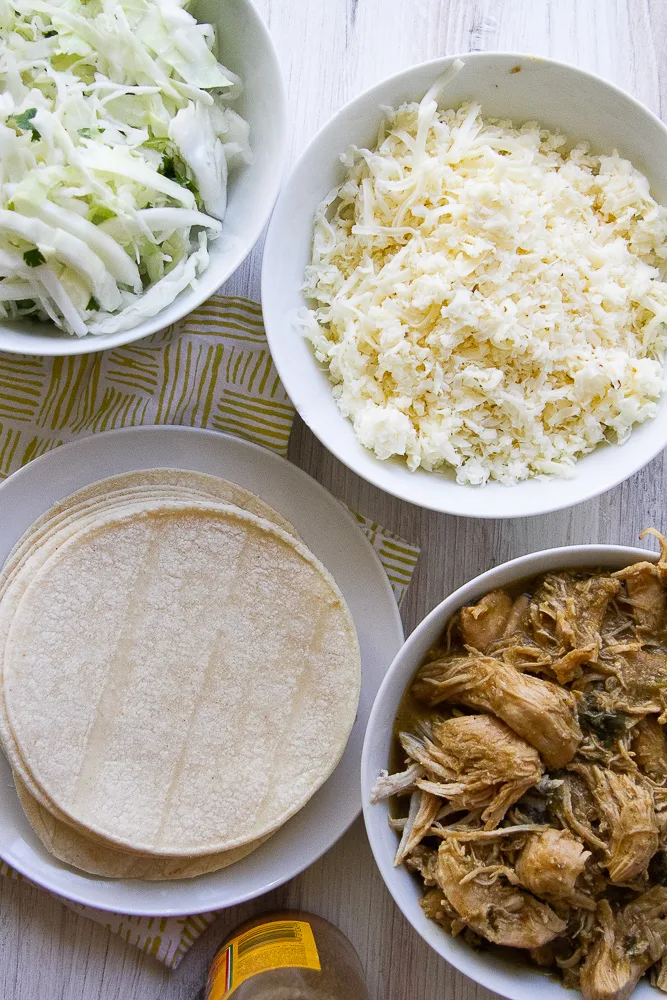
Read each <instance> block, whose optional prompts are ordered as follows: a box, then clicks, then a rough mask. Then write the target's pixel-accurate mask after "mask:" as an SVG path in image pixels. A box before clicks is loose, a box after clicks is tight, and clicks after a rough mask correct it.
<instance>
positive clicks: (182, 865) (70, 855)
mask: <svg viewBox="0 0 667 1000" xmlns="http://www.w3.org/2000/svg"><path fill="white" fill-rule="evenodd" d="M14 782H15V785H16V794H17V795H18V798H19V802H20V803H21V806H22V808H23V811H24V813H25V815H26V818H27V820H28V822H29V823H30V825H31V827H32V828H33V830H34V831H35V833H36V834H37V836H38V837H39V839H40V840H41V842H42V844H43V845H44V847H45V848H46V849H47V851H48V852H49V853H50V854H52V855H53V856H54V857H55V858H58V860H59V861H63V862H64V863H65V864H67V865H72V867H74V868H80V869H81V870H82V871H85V872H88V874H90V875H100V876H102V877H103V878H140V879H145V880H146V881H149V882H163V881H168V880H170V879H181V878H196V877H197V876H198V875H206V874H208V873H209V872H214V871H219V870H220V869H221V868H227V867H229V865H233V864H236V862H237V861H241V859H242V858H245V857H247V856H248V855H249V854H252V852H253V851H256V850H257V848H258V847H261V845H262V844H263V843H264V842H265V841H266V840H268V837H261V838H260V839H259V840H254V841H251V843H249V844H244V845H243V846H242V847H234V848H232V849H231V850H229V851H221V852H220V853H218V854H203V855H201V857H198V858H155V857H147V856H145V855H141V854H137V853H136V852H129V851H122V850H120V849H118V848H114V847H112V846H111V845H109V846H106V845H105V844H101V843H98V842H97V841H94V840H90V839H89V838H88V837H87V836H85V835H84V834H82V833H79V832H78V831H77V830H74V829H72V827H71V826H68V825H67V824H66V823H62V822H61V821H60V820H59V819H56V818H55V816H53V815H52V814H51V813H50V812H49V810H48V809H45V808H44V806H41V805H40V804H39V802H37V800H36V799H35V798H33V796H32V795H31V794H30V792H29V791H28V789H27V788H26V787H25V785H24V784H23V782H22V781H21V779H20V778H18V777H15V778H14Z"/></svg>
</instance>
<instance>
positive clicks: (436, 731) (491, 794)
mask: <svg viewBox="0 0 667 1000" xmlns="http://www.w3.org/2000/svg"><path fill="white" fill-rule="evenodd" d="M432 733H433V739H434V741H435V743H436V744H437V746H438V747H439V749H440V751H441V754H440V756H439V761H438V763H439V767H440V768H441V769H442V771H444V772H445V773H446V774H447V781H446V782H442V781H440V780H438V781H434V780H432V779H425V778H420V779H418V781H417V785H418V787H419V788H421V789H423V790H424V791H428V792H430V793H432V794H433V795H439V796H440V797H441V798H446V799H449V800H450V801H451V803H452V805H453V806H454V807H455V808H457V809H479V808H482V807H484V812H483V813H482V820H483V821H484V823H485V827H486V829H489V830H491V829H493V828H494V827H495V826H497V825H498V823H499V822H500V820H501V819H502V818H503V817H504V815H505V813H506V812H507V810H508V809H509V807H510V806H511V805H513V803H514V802H516V801H517V799H519V798H521V796H522V795H523V793H524V792H525V791H527V789H528V788H530V787H531V786H532V785H534V784H535V783H536V782H537V781H539V779H540V778H541V777H542V765H541V762H540V756H539V754H538V753H537V751H536V750H535V749H534V747H532V746H531V745H530V744H529V743H526V741H525V740H522V739H521V738H520V737H519V736H517V735H516V734H515V733H513V732H512V730H511V729H510V728H509V726H506V725H505V724H504V723H503V722H500V721H499V720H498V719H495V718H493V716H491V715H464V716H459V717H458V718H454V719H446V720H445V719H442V720H440V721H438V722H436V723H434V724H433V726H432ZM442 771H441V773H442Z"/></svg>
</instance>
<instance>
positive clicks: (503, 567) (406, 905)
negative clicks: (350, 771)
mask: <svg viewBox="0 0 667 1000" xmlns="http://www.w3.org/2000/svg"><path fill="white" fill-rule="evenodd" d="M579 557H580V558H581V562H580V563H579V565H581V566H588V567H591V568H593V567H594V566H596V565H601V566H608V567H609V568H611V567H612V566H615V567H616V568H618V569H621V568H623V567H624V566H629V565H631V564H632V563H633V562H637V561H643V560H644V561H648V562H657V561H658V558H659V553H658V552H656V551H655V550H650V549H643V548H639V547H637V546H627V545H611V544H602V543H588V544H583V545H561V546H556V547H554V548H549V549H541V550H537V551H533V552H527V553H525V554H524V555H521V556H517V557H515V558H513V559H509V560H507V561H506V562H503V563H499V564H498V565H497V566H494V567H492V568H491V569H488V570H485V571H484V572H483V573H480V574H479V575H478V576H475V577H473V578H472V579H471V580H468V581H467V582H466V583H464V584H462V585H461V586H460V587H458V588H457V589H456V590H454V591H452V593H451V594H449V595H448V596H447V597H445V598H444V599H443V600H442V601H440V602H439V603H438V604H437V605H436V606H435V607H434V608H433V609H432V610H431V611H430V612H429V613H428V614H427V615H426V617H425V618H423V619H422V621H421V622H420V623H419V624H418V625H417V627H416V628H415V629H414V630H413V631H412V632H411V633H410V635H409V636H408V638H407V639H406V640H405V642H404V644H403V646H402V647H401V649H400V650H399V652H398V653H397V654H396V657H395V658H394V660H393V662H392V664H391V666H390V667H389V669H388V670H387V673H386V674H385V676H384V679H383V681H382V684H381V685H380V688H379V690H378V693H377V695H376V696H375V700H374V702H373V706H372V708H371V712H370V715H369V718H368V723H367V726H366V734H365V737H364V744H363V748H362V754H361V796H362V811H363V817H364V826H365V829H366V835H367V837H368V842H369V844H370V848H371V852H372V854H373V860H374V862H375V865H376V867H377V869H378V871H379V873H380V877H381V878H382V881H383V883H384V885H385V887H386V889H387V890H388V892H389V893H390V895H391V896H392V898H393V900H394V902H395V904H396V906H397V907H398V908H399V910H400V911H401V913H402V914H403V916H404V917H405V919H406V920H407V921H408V923H409V924H410V925H411V926H412V928H413V930H414V931H415V932H416V933H417V934H418V935H419V936H420V937H421V938H422V939H423V940H424V941H425V942H426V944H428V945H429V946H430V947H431V948H432V949H433V950H434V951H435V952H436V954H438V955H439V956H440V957H441V958H442V959H444V960H445V961H446V962H448V963H449V964H450V965H452V966H454V968H455V969H457V970H458V971H459V972H461V973H462V974H463V975H465V976H467V977H468V978H469V979H471V980H472V981H473V982H476V983H478V984H479V985H480V986H484V987H486V988H487V989H490V990H493V991H494V992H495V993H497V994H499V995H500V996H504V997H508V998H509V1000H526V998H527V986H528V984H527V983H526V981H525V978H524V979H523V980H522V979H521V975H520V974H521V972H530V973H532V974H533V976H535V977H536V976H539V977H540V978H541V979H543V980H544V983H545V985H546V984H547V983H549V984H550V985H551V986H552V987H558V989H559V991H562V992H563V997H564V998H566V996H567V997H570V996H571V995H572V991H571V990H567V991H566V990H565V987H564V986H562V984H561V983H560V982H557V981H554V980H553V979H552V978H551V977H550V976H549V974H548V972H543V973H542V972H540V970H539V969H537V968H535V969H532V968H530V967H528V966H527V967H526V969H525V970H523V969H522V968H521V967H520V966H519V965H517V967H516V970H513V972H510V971H509V970H510V969H512V966H511V965H510V964H509V963H507V966H506V970H507V971H506V972H505V978H506V979H512V978H513V976H516V980H515V982H514V983H512V984H510V983H507V982H506V983H504V984H503V983H500V982H499V981H498V973H497V970H494V969H493V968H491V965H490V964H489V965H486V964H485V961H484V955H485V953H484V952H482V953H480V954H478V953H477V952H475V951H474V949H473V948H471V947H470V946H468V945H465V943H464V944H462V945H461V947H460V949H459V948H455V947H453V946H452V944H453V942H454V940H455V939H454V938H452V937H451V936H450V935H448V934H447V933H446V931H445V930H444V929H443V928H441V927H440V926H439V925H438V924H436V923H435V921H431V920H427V923H426V924H425V925H424V927H423V928H422V927H419V926H418V918H419V917H420V916H422V913H421V909H420V907H419V904H418V903H416V902H415V901H414V900H413V899H410V898H408V897H407V896H406V895H405V893H404V892H403V891H402V890H401V888H400V886H398V885H396V884H394V882H393V879H392V878H391V874H392V873H393V872H401V871H402V872H404V871H405V869H403V867H402V866H401V867H399V868H397V869H395V868H394V867H393V857H389V856H388V855H387V853H386V850H385V849H384V846H383V845H382V843H381V842H380V836H379V830H380V828H381V827H382V829H384V825H385V823H386V816H387V811H388V802H384V803H383V802H381V803H375V804H371V802H370V799H369V793H370V789H371V787H372V785H373V783H374V782H375V780H376V778H377V771H376V770H374V769H373V762H372V759H371V758H372V757H373V756H374V754H375V753H376V752H377V750H378V746H384V741H383V740H382V739H378V732H384V731H385V727H384V726H381V716H382V715H383V711H384V717H385V718H386V715H387V714H391V716H392V718H393V717H394V716H395V714H396V708H397V707H398V701H399V700H400V697H401V696H402V694H403V692H404V691H405V688H406V686H407V684H408V682H409V679H410V677H412V675H413V674H414V672H415V670H416V669H417V667H418V663H417V660H416V659H415V656H414V654H413V652H412V651H413V648H414V647H415V646H418V645H419V643H420V641H421V639H422V636H423V634H424V632H426V631H428V630H429V629H430V628H431V627H433V626H435V625H436V623H437V624H438V625H439V626H440V627H442V626H444V624H445V622H446V620H447V619H448V618H449V617H450V615H451V614H453V613H454V612H455V611H457V610H458V609H459V608H460V607H462V606H463V604H464V603H465V602H466V601H467V600H470V599H473V600H476V599H479V598H481V597H483V596H484V594H487V593H489V591H490V590H492V589H493V585H494V583H496V584H497V583H498V578H499V577H503V576H506V575H507V580H505V583H507V582H510V581H511V580H514V581H516V580H519V579H521V578H522V576H524V575H525V576H531V575H539V574H540V573H544V572H549V571H551V570H557V569H559V568H563V569H564V568H568V567H574V566H576V565H577V564H578V559H579ZM605 557H606V558H605ZM597 560H603V561H601V562H597ZM537 563H543V564H544V565H542V566H541V568H535V569H531V567H532V566H534V565H535V564H537ZM525 569H528V572H526V573H522V572H521V570H525ZM500 585H502V584H500ZM399 677H401V678H403V682H402V683H401V684H400V686H399V697H398V699H395V698H394V693H393V691H392V689H393V688H394V687H395V686H396V685H397V684H398V678H399ZM385 700H386V701H387V702H388V705H387V706H386V705H385V704H384V703H385ZM388 706H391V709H392V711H391V713H387V712H386V708H387V707H388ZM380 727H381V728H380ZM387 763H388V762H387ZM378 805H381V806H384V808H382V809H377V806H378ZM488 954H490V955H492V954H493V953H488Z"/></svg>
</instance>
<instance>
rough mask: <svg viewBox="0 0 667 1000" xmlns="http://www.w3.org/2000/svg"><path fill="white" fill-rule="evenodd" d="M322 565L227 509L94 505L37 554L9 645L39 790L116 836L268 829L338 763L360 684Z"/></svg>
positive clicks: (172, 851)
mask: <svg viewBox="0 0 667 1000" xmlns="http://www.w3.org/2000/svg"><path fill="white" fill-rule="evenodd" d="M359 681H360V664H359V649H358V643H357V639H356V633H355V629H354V624H353V622H352V619H351V616H350V613H349V610H348V609H347V606H346V605H345V602H344V599H343V597H342V595H341V594H340V591H339V590H338V588H337V587H336V584H335V583H334V581H333V579H332V578H331V576H330V575H329V574H328V572H327V571H326V570H325V569H324V567H323V566H321V564H320V563H319V562H318V561H317V560H316V559H315V557H314V556H313V555H312V553H310V552H309V551H308V550H307V549H306V548H305V546H303V545H302V544H301V543H300V542H298V541H296V540H295V539H294V538H292V537H291V536H290V535H288V534H287V533H286V532H285V531H283V530H282V529H281V528H278V527H276V526H275V525H272V524H271V523H270V522H268V521H266V520H264V519H261V518H258V517H257V516H255V515H253V514H250V513H247V512H243V511H240V510H239V509H238V508H234V507H229V506H227V507H225V506H224V505H221V504H217V505H216V504H211V505H210V506H207V505H205V504H203V503H198V502H195V501H192V502H185V501H173V502H167V501H156V502H154V503H146V504H144V505H143V507H142V506H141V505H136V506H135V507H134V508H133V509H132V510H129V511H127V512H126V513H121V514H118V513H114V512H107V513H106V514H105V515H99V517H98V519H97V520H96V523H94V524H92V525H89V526H87V527H86V528H84V529H82V530H80V531H78V532H77V533H75V534H74V535H73V536H72V537H70V538H69V539H68V540H66V541H64V542H63V543H62V544H61V545H60V546H59V547H58V548H57V550H56V551H55V552H54V553H53V554H51V555H49V556H48V558H47V559H46V561H45V562H44V564H43V565H42V567H41V569H39V570H38V571H37V573H36V574H35V575H34V576H33V577H32V579H31V581H30V582H29V583H28V586H27V589H26V591H25V593H24V595H23V597H22V598H21V600H20V603H19V605H18V608H17V610H16V614H15V616H14V619H13V621H12V624H11V628H10V631H9V635H8V638H7V642H6V648H5V701H6V707H7V712H8V719H9V723H10V728H11V730H12V731H13V735H14V738H15V740H16V743H17V745H18V749H19V752H20V754H21V756H22V758H23V760H24V761H25V763H26V765H27V767H28V769H29V772H30V773H31V774H32V776H33V778H34V779H35V781H36V783H37V785H38V786H39V787H40V788H41V789H42V790H43V792H44V794H45V795H46V796H47V798H48V800H49V801H50V802H51V803H53V805H55V806H56V807H57V809H59V810H61V811H62V813H64V815H65V816H66V817H67V818H68V819H69V820H70V821H73V822H74V823H75V824H80V825H81V826H82V827H84V828H85V829H86V830H90V831H91V832H93V833H95V834H98V835H100V836H102V837H104V838H107V839H108V840H110V841H111V842H112V843H115V844H118V845H119V846H120V847H123V848H129V849H131V850H136V851H143V852H146V853H152V854H157V855H164V856H195V855H202V854H212V853H215V852H218V851H224V850H229V849H231V848H234V847H238V846H241V845H243V844H247V843H248V842H250V841H253V840H256V839H258V838H260V837H262V836H265V835H267V834H269V833H271V832H272V831H274V830H275V829H277V828H278V827H279V826H281V825H282V824H283V823H284V822H286V820H287V819H288V818H289V817H290V816H291V815H293V814H294V813H295V812H297V811H298V810H299V809H300V808H302V806H303V805H305V803H306V802H307V801H308V799H309V798H310V797H311V796H312V795H313V793H314V792H315V791H316V789H317V788H318V787H319V786H320V785H321V784H322V783H323V781H324V780H325V779H326V778H327V777H328V776H329V774H330V773H331V771H333V769H334V767H335V766H336V764H337V762H338V760H339V759H340V756H341V755H342V752H343V750H344V748H345V744H346V742H347V739H348V736H349V732H350V730H351V727H352V724H353V721H354V717H355V713H356V708H357V702H358V696H359Z"/></svg>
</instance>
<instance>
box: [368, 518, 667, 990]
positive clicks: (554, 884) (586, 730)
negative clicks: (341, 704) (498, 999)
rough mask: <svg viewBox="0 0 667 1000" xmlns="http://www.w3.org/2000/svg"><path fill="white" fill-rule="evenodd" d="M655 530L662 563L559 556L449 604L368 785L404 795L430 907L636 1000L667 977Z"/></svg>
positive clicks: (666, 633) (469, 934)
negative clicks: (576, 560)
mask: <svg viewBox="0 0 667 1000" xmlns="http://www.w3.org/2000/svg"><path fill="white" fill-rule="evenodd" d="M651 533H652V534H657V533H656V532H653V531H652V530H651ZM657 537H658V539H659V541H660V558H659V560H658V561H657V562H656V563H653V562H650V561H648V560H646V561H644V562H640V563H637V564H635V565H634V566H628V567H626V568H625V569H622V570H620V571H619V572H617V573H607V572H603V571H601V572H590V571H577V570H571V571H567V572H561V573H549V574H546V575H544V576H542V577H539V578H537V579H536V580H534V581H523V582H522V585H521V592H520V593H518V594H517V593H516V591H514V592H512V591H509V592H508V591H504V590H495V591H493V592H491V593H489V594H487V595H486V596H485V597H482V599H481V600H480V601H478V602H477V603H476V604H475V605H471V606H469V607H465V608H462V609H461V610H460V612H458V613H457V614H456V615H454V616H453V617H452V618H450V620H449V621H448V622H447V625H446V628H445V631H444V635H443V638H442V640H441V641H440V643H439V644H438V645H437V646H436V647H435V648H434V649H433V650H432V651H431V654H430V655H429V657H428V658H427V661H426V662H425V663H424V664H423V665H422V667H421V668H420V669H419V671H418V673H417V676H416V678H415V680H414V682H413V683H412V685H411V686H410V689H409V691H408V692H406V696H405V703H404V707H403V709H402V711H401V713H399V715H400V718H401V726H400V729H399V730H397V732H396V736H397V744H398V745H399V746H400V749H401V750H402V760H401V764H400V765H399V767H398V768H397V773H396V774H387V773H386V772H384V773H383V774H382V775H381V776H380V778H379V779H378V782H377V784H376V786H375V788H374V790H373V801H377V800H379V799H380V798H386V797H388V796H391V797H392V799H393V801H394V802H395V803H396V804H397V814H396V815H395V816H394V817H392V819H391V825H392V827H393V828H394V829H396V831H397V833H398V834H399V836H400V844H399V848H398V853H397V856H396V861H397V863H401V861H402V862H403V863H405V864H406V865H407V867H408V868H409V869H410V870H411V871H412V872H414V873H415V876H416V877H418V878H419V879H420V880H421V881H422V882H423V884H424V887H425V891H426V894H425V896H424V899H423V903H422V905H423V909H424V912H425V914H426V915H427V916H428V917H430V918H431V919H433V920H435V921H437V922H438V923H439V924H440V926H441V927H443V928H444V930H445V931H446V932H447V933H450V934H453V935H457V934H460V935H462V936H463V938H464V940H466V941H467V942H468V943H470V944H472V945H473V946H474V947H483V946H485V943H486V946H487V947H489V946H493V945H503V946H509V947H514V948H520V949H522V950H523V953H524V954H525V955H526V957H527V960H530V961H532V962H534V963H536V964H537V965H539V966H540V967H543V968H547V969H550V970H553V971H556V972H557V973H558V974H559V975H560V977H561V979H562V981H563V983H564V985H565V986H567V987H573V988H576V989H581V991H582V992H583V994H584V997H585V998H586V1000H628V998H629V996H630V994H631V993H632V991H633V989H634V987H635V986H636V984H637V982H638V981H639V979H640V978H641V977H642V976H643V975H644V974H646V973H648V974H649V975H650V977H651V981H652V982H653V983H654V984H655V985H657V986H658V987H659V988H660V989H662V990H664V991H666V992H667V740H666V739H665V733H666V732H667V730H666V729H665V726H666V725H667V540H666V539H665V538H663V537H662V536H661V535H658V536H657ZM406 706H407V707H406ZM408 796H409V807H407V815H406V803H407V801H408Z"/></svg>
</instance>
